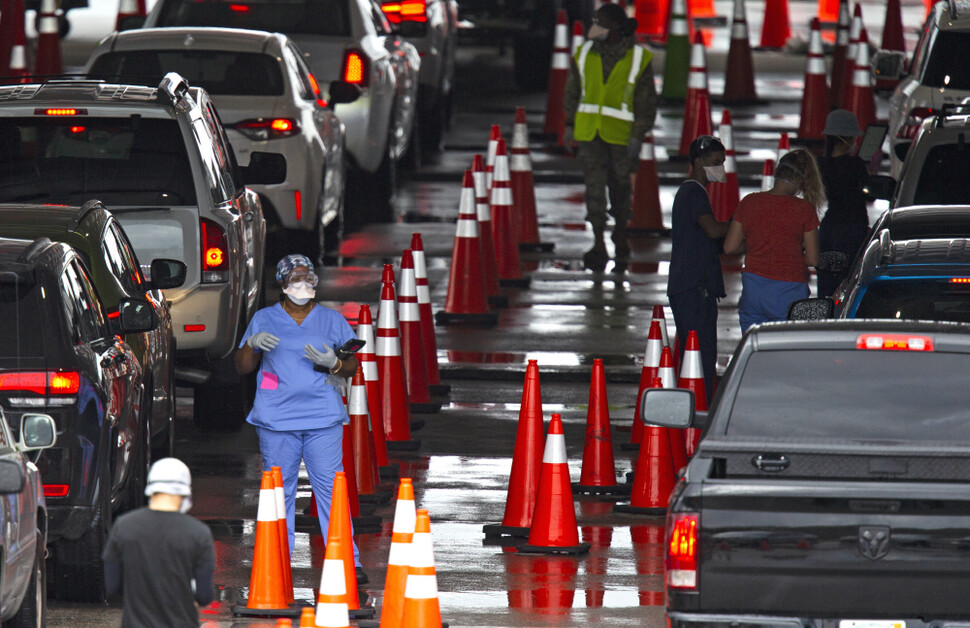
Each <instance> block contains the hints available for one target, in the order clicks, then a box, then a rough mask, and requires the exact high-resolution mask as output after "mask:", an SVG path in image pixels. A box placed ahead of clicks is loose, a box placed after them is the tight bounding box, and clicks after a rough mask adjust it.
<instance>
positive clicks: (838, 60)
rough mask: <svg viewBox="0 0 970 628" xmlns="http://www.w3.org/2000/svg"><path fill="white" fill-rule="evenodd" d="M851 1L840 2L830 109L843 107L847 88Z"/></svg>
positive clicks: (842, 0) (833, 51) (833, 56)
mask: <svg viewBox="0 0 970 628" xmlns="http://www.w3.org/2000/svg"><path fill="white" fill-rule="evenodd" d="M851 24H852V20H851V19H850V18H849V0H839V25H838V26H837V27H836V31H835V47H834V48H833V49H832V82H831V86H830V89H829V108H830V109H838V108H839V107H841V106H842V91H843V89H844V88H845V86H846V84H845V59H846V55H847V54H848V48H849V29H850V28H852V26H851Z"/></svg>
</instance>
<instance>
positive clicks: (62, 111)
mask: <svg viewBox="0 0 970 628" xmlns="http://www.w3.org/2000/svg"><path fill="white" fill-rule="evenodd" d="M87 113H88V110H87V109H75V108H73V107H51V108H46V109H34V115H35V116H84V115H87Z"/></svg>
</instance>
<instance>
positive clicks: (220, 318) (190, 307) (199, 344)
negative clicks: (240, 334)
mask: <svg viewBox="0 0 970 628" xmlns="http://www.w3.org/2000/svg"><path fill="white" fill-rule="evenodd" d="M231 285H232V284H231V282H224V283H211V284H198V285H196V286H195V287H194V288H192V289H190V290H188V291H187V292H186V293H185V294H183V295H179V296H177V297H176V298H175V300H174V301H172V302H171V303H170V309H171V312H172V327H173V331H174V333H175V338H176V340H177V342H178V345H177V346H178V351H179V353H181V352H182V351H191V350H194V349H202V350H204V351H205V353H206V354H207V355H208V356H209V357H212V358H222V357H225V356H226V355H228V354H229V353H231V352H232V350H233V349H235V346H233V344H234V341H235V333H236V323H237V321H238V320H239V305H238V299H237V298H235V297H234V295H233V294H232V290H231V289H230V286H231ZM199 325H203V326H204V329H200V330H199V331H186V326H190V327H189V329H198V327H191V326H199Z"/></svg>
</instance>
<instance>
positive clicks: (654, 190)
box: [626, 131, 670, 234]
mask: <svg viewBox="0 0 970 628" xmlns="http://www.w3.org/2000/svg"><path fill="white" fill-rule="evenodd" d="M630 210H631V214H632V217H631V218H630V221H629V222H628V223H627V225H626V228H627V230H632V231H635V232H637V233H658V234H666V233H669V232H670V230H669V229H667V228H665V227H664V223H663V210H662V209H661V207H660V181H659V178H658V176H657V159H656V156H655V154H654V150H653V133H650V132H649V131H648V132H646V133H644V134H643V142H642V143H641V144H640V163H639V165H638V166H637V174H636V177H635V179H634V181H633V205H632V206H631V207H630Z"/></svg>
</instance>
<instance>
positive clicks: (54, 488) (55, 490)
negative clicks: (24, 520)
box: [44, 484, 71, 497]
mask: <svg viewBox="0 0 970 628" xmlns="http://www.w3.org/2000/svg"><path fill="white" fill-rule="evenodd" d="M70 492H71V485H70V484H45V485H44V497H67V494H68V493H70Z"/></svg>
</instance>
